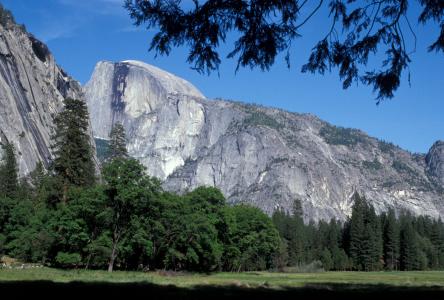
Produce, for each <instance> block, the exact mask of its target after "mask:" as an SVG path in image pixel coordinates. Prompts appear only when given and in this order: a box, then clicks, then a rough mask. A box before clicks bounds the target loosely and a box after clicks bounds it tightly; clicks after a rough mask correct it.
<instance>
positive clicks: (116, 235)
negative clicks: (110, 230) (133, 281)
mask: <svg viewBox="0 0 444 300" xmlns="http://www.w3.org/2000/svg"><path fill="white" fill-rule="evenodd" d="M116 227H117V226H116ZM119 238H120V234H119V233H118V230H117V228H116V229H115V230H114V234H113V250H112V251H111V257H110V259H109V265H108V272H112V271H113V268H114V261H115V260H116V256H117V244H118V243H119Z"/></svg>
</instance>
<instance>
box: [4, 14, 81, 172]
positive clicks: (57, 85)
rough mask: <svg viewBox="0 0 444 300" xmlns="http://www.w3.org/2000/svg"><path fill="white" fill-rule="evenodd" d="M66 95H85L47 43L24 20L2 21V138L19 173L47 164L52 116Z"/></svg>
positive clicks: (50, 155) (49, 157) (50, 156)
mask: <svg viewBox="0 0 444 300" xmlns="http://www.w3.org/2000/svg"><path fill="white" fill-rule="evenodd" d="M66 97H72V98H77V99H84V96H83V92H82V88H81V86H80V84H79V83H78V82H77V81H75V80H73V79H72V78H70V77H69V76H68V75H67V74H66V73H65V72H64V71H63V70H62V69H61V68H60V67H59V66H58V65H57V64H56V62H55V60H54V57H53V56H52V54H51V53H50V52H49V50H48V48H47V46H46V45H45V44H43V43H42V42H40V41H39V40H37V39H36V38H35V37H33V36H32V35H31V34H29V33H27V32H26V31H25V30H24V28H23V27H22V26H20V25H16V24H14V23H12V22H7V23H6V24H3V25H0V143H5V142H10V143H12V144H14V146H15V149H16V154H17V161H18V165H19V171H20V174H21V175H25V174H27V173H29V172H31V171H32V170H33V169H34V167H35V165H36V163H37V162H38V161H42V162H43V163H44V165H45V166H48V165H49V163H50V160H51V159H52V153H51V149H50V135H51V130H52V129H53V118H54V117H55V116H56V115H57V113H58V112H59V111H60V110H61V109H62V108H63V99H64V98H66Z"/></svg>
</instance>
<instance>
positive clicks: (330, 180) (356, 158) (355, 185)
mask: <svg viewBox="0 0 444 300" xmlns="http://www.w3.org/2000/svg"><path fill="white" fill-rule="evenodd" d="M84 88H85V94H86V98H87V102H88V106H89V110H90V114H91V120H92V127H93V132H94V135H95V136H96V137H97V138H100V139H102V140H103V139H105V140H106V139H107V137H108V134H109V131H110V129H111V127H112V124H114V123H115V122H117V121H119V122H122V123H123V124H124V126H125V128H126V131H127V135H128V147H129V149H128V150H129V153H130V155H131V156H133V157H135V158H137V159H139V160H140V161H141V162H142V163H143V164H144V165H145V166H146V167H147V170H148V172H149V174H150V175H152V176H156V177H159V178H160V179H162V180H163V181H164V183H163V185H164V187H165V188H166V189H168V190H172V191H178V192H184V191H186V190H190V189H193V188H195V187H197V186H200V185H208V186H217V187H219V188H220V189H221V190H222V191H223V193H224V194H225V196H226V197H227V199H228V201H229V202H232V203H237V202H248V203H251V204H253V205H255V206H258V207H260V208H261V209H263V210H264V211H265V212H267V213H269V214H271V213H272V212H273V210H275V209H277V208H284V209H286V210H290V209H291V206H292V203H293V201H294V200H295V199H300V200H301V201H302V205H303V210H304V214H305V218H306V219H307V220H308V219H311V218H312V219H316V220H319V219H329V218H331V217H336V218H339V219H344V218H346V216H348V215H350V213H351V206H352V204H353V203H352V201H351V198H350V197H351V195H352V194H353V192H354V191H358V192H360V193H362V194H363V195H365V196H366V197H367V198H368V199H370V200H371V201H372V203H373V205H374V206H375V209H376V210H377V211H378V212H381V211H384V210H386V209H388V208H389V207H394V208H396V209H397V210H400V209H408V210H410V211H412V212H413V213H415V214H426V215H430V216H433V217H439V216H444V197H443V188H444V186H443V185H444V181H443V178H444V177H443V172H444V169H443V168H444V163H443V162H444V155H443V149H444V147H443V144H442V143H437V144H435V145H434V146H433V147H432V149H431V151H430V153H429V154H427V155H425V154H424V155H423V154H411V153H409V152H407V151H405V150H403V149H401V148H399V147H397V146H395V145H393V144H391V143H387V142H384V141H381V140H378V139H375V138H372V137H370V136H368V135H367V134H365V133H364V132H362V131H360V130H356V129H350V128H341V127H336V126H333V125H331V124H328V123H326V122H324V121H322V120H320V119H319V118H317V117H316V116H313V115H310V114H298V113H290V112H286V111H283V110H279V109H274V108H266V107H259V106H254V105H248V104H243V103H240V102H234V101H224V100H220V99H218V100H209V99H206V98H205V97H204V96H203V95H202V93H200V92H199V90H197V89H196V88H195V87H194V86H193V85H191V84H190V83H188V82H186V81H184V80H183V79H181V78H178V77H176V76H174V75H172V74H169V73H167V72H165V71H162V70H160V69H158V68H156V67H153V66H150V65H147V64H144V63H141V62H137V61H123V62H117V63H113V62H99V63H98V64H97V66H96V68H95V70H94V73H93V75H92V77H91V80H90V81H89V82H88V83H87V84H86V86H85V87H84Z"/></svg>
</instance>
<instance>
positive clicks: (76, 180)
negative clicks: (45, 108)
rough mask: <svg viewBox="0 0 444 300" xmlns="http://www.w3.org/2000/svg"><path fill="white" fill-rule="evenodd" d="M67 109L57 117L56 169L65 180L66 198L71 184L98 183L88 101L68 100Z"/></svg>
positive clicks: (54, 137) (54, 139) (54, 165)
mask: <svg viewBox="0 0 444 300" xmlns="http://www.w3.org/2000/svg"><path fill="white" fill-rule="evenodd" d="M64 104H65V108H64V110H63V111H62V112H60V113H59V115H58V116H57V117H56V118H55V120H54V124H55V125H56V128H55V134H54V135H53V136H52V139H53V145H52V146H53V148H54V156H55V158H54V162H53V168H54V171H55V173H56V175H57V176H59V178H61V180H62V183H63V198H64V200H66V195H67V190H68V188H69V186H91V185H93V184H94V182H95V166H94V161H93V152H92V147H91V142H90V137H89V135H88V118H89V116H88V109H87V107H86V104H85V102H83V101H81V100H77V99H71V98H68V99H65V101H64Z"/></svg>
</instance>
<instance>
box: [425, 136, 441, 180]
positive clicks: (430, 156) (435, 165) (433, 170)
mask: <svg viewBox="0 0 444 300" xmlns="http://www.w3.org/2000/svg"><path fill="white" fill-rule="evenodd" d="M426 162H427V172H428V173H429V174H430V175H431V176H433V177H434V178H435V179H436V180H437V181H439V182H440V183H441V184H442V185H444V141H437V142H436V143H435V144H433V146H432V148H430V151H429V153H427V156H426Z"/></svg>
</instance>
